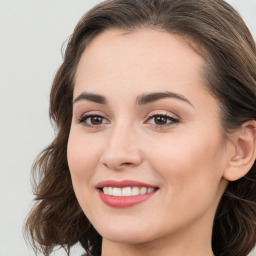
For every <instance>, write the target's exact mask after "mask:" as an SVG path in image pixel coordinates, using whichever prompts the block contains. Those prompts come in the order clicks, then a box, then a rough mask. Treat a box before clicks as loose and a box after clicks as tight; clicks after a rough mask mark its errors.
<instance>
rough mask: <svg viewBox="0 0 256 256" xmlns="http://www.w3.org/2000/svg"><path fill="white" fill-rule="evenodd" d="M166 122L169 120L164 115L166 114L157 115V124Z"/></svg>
mask: <svg viewBox="0 0 256 256" xmlns="http://www.w3.org/2000/svg"><path fill="white" fill-rule="evenodd" d="M166 122H167V118H166V117H164V116H157V117H156V118H155V123H156V124H166Z"/></svg>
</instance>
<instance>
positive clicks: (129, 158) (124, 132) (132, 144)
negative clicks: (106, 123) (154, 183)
mask: <svg viewBox="0 0 256 256" xmlns="http://www.w3.org/2000/svg"><path fill="white" fill-rule="evenodd" d="M136 135H137V134H136V129H135V127H134V126H133V125H132V124H131V123H128V122H127V120H125V121H122V120H120V121H119V122H118V123H116V124H115V125H113V127H112V128H111V130H110V133H109V134H108V136H109V137H108V139H107V143H106V146H105V150H104V153H103V155H102V158H101V162H102V163H103V164H104V165H105V166H107V167H109V168H111V169H120V168H123V167H127V166H128V165H129V166H136V165H138V164H139V163H140V162H141V156H140V151H139V145H138V143H137V142H136V137H137V136H136Z"/></svg>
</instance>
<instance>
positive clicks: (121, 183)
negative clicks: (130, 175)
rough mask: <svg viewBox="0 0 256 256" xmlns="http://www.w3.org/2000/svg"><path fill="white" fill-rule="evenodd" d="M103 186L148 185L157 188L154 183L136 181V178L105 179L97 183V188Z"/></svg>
mask: <svg viewBox="0 0 256 256" xmlns="http://www.w3.org/2000/svg"><path fill="white" fill-rule="evenodd" d="M103 187H115V188H124V187H146V188H156V186H154V185H150V184H147V183H144V182H140V181H135V180H120V181H117V180H104V181H101V182H99V183H98V184H97V188H103Z"/></svg>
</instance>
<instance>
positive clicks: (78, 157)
mask: <svg viewBox="0 0 256 256" xmlns="http://www.w3.org/2000/svg"><path fill="white" fill-rule="evenodd" d="M84 137H85V136H82V135H79V133H76V132H75V131H72V129H71V133H70V136H69V141H68V146H67V159H68V165H69V170H70V174H71V178H72V183H73V187H74V190H75V192H76V193H78V191H80V190H81V191H82V190H86V189H89V188H90V187H91V184H89V182H90V181H91V177H92V175H93V174H94V172H95V169H96V167H97V164H98V162H99V150H97V143H95V142H94V143H91V142H90V141H88V139H86V138H84ZM98 149H99V148H98ZM85 185H86V186H85ZM81 193H83V192H81ZM77 196H78V197H79V195H77Z"/></svg>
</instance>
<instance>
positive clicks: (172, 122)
mask: <svg viewBox="0 0 256 256" xmlns="http://www.w3.org/2000/svg"><path fill="white" fill-rule="evenodd" d="M157 116H162V117H166V118H168V119H169V121H170V122H169V123H167V124H161V125H160V124H151V123H149V120H150V119H152V118H154V117H157ZM180 122H181V118H180V117H178V116H177V115H174V114H172V113H170V112H168V111H161V110H157V111H154V112H151V113H149V114H148V115H147V117H146V120H145V121H144V123H146V124H148V125H150V126H152V127H153V128H155V129H168V128H170V127H172V126H174V125H177V124H178V123H180Z"/></svg>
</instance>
